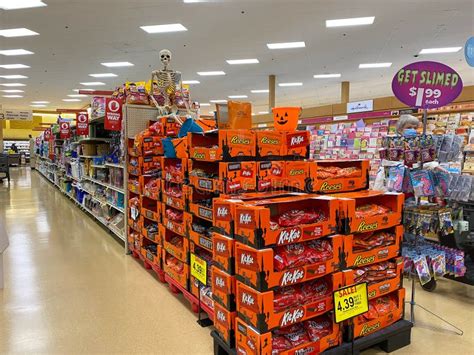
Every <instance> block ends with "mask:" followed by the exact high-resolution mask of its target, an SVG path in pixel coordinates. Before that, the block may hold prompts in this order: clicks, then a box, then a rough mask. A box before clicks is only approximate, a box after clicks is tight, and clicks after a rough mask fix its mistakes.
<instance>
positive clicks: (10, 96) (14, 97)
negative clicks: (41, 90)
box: [3, 95, 23, 99]
mask: <svg viewBox="0 0 474 355" xmlns="http://www.w3.org/2000/svg"><path fill="white" fill-rule="evenodd" d="M3 97H7V98H9V99H16V98H19V97H23V96H21V95H3Z"/></svg>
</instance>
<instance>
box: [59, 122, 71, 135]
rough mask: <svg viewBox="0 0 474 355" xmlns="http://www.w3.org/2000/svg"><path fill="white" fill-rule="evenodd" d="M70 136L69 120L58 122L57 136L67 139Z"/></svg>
mask: <svg viewBox="0 0 474 355" xmlns="http://www.w3.org/2000/svg"><path fill="white" fill-rule="evenodd" d="M70 136H71V126H70V125H69V122H61V123H59V137H60V138H61V139H68V138H69V137H70Z"/></svg>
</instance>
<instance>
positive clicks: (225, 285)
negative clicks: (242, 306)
mask: <svg viewBox="0 0 474 355" xmlns="http://www.w3.org/2000/svg"><path fill="white" fill-rule="evenodd" d="M211 282H212V285H211V288H212V298H213V299H214V301H215V302H216V303H219V304H221V305H222V306H223V307H225V308H226V309H228V310H230V311H233V310H235V276H232V275H229V274H228V273H226V272H225V271H222V270H220V269H219V268H217V267H216V266H215V265H212V266H211Z"/></svg>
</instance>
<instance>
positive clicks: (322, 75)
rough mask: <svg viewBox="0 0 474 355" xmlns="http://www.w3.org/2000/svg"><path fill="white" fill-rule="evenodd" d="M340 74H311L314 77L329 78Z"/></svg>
mask: <svg viewBox="0 0 474 355" xmlns="http://www.w3.org/2000/svg"><path fill="white" fill-rule="evenodd" d="M340 77H341V74H316V75H313V78H315V79H329V78H340Z"/></svg>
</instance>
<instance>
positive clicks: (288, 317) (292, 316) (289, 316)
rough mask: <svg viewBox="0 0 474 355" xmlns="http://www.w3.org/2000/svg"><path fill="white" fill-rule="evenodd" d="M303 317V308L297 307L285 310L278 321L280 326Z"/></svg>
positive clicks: (293, 322)
mask: <svg viewBox="0 0 474 355" xmlns="http://www.w3.org/2000/svg"><path fill="white" fill-rule="evenodd" d="M303 317H304V309H303V308H301V307H299V308H296V309H293V310H290V311H286V312H285V313H284V314H283V317H282V318H281V321H280V326H281V327H285V326H287V325H291V324H295V323H298V322H299V321H301V320H302V319H303Z"/></svg>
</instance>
